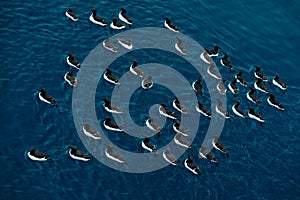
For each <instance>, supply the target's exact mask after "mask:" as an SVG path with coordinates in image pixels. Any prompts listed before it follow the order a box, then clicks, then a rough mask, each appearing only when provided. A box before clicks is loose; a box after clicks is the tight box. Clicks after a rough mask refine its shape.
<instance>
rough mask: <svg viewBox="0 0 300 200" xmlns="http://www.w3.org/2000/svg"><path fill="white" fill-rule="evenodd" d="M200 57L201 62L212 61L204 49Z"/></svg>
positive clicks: (208, 62)
mask: <svg viewBox="0 0 300 200" xmlns="http://www.w3.org/2000/svg"><path fill="white" fill-rule="evenodd" d="M200 58H201V60H202V61H203V62H205V63H207V64H212V63H213V60H212V58H211V57H210V56H209V55H208V53H207V52H206V51H204V52H203V53H201V54H200Z"/></svg>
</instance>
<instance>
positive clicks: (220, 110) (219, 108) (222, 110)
mask: <svg viewBox="0 0 300 200" xmlns="http://www.w3.org/2000/svg"><path fill="white" fill-rule="evenodd" d="M217 102H218V105H217V106H216V112H217V113H219V114H220V115H222V116H223V117H225V119H230V115H229V113H228V112H227V111H226V109H225V108H223V106H222V101H221V100H220V99H217Z"/></svg>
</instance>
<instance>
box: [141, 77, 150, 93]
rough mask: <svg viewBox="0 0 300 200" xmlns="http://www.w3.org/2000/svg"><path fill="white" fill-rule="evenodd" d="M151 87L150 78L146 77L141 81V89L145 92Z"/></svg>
mask: <svg viewBox="0 0 300 200" xmlns="http://www.w3.org/2000/svg"><path fill="white" fill-rule="evenodd" d="M152 86H153V80H152V76H150V75H149V76H148V77H147V78H145V79H143V80H142V88H143V89H145V90H149V89H150V88H152Z"/></svg>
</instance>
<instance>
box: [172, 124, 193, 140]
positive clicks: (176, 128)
mask: <svg viewBox="0 0 300 200" xmlns="http://www.w3.org/2000/svg"><path fill="white" fill-rule="evenodd" d="M173 130H174V131H175V132H176V133H181V134H182V135H183V136H186V137H187V136H189V135H190V133H189V132H188V130H186V128H185V127H184V126H183V125H181V124H180V122H179V121H178V120H176V121H175V122H174V124H173Z"/></svg>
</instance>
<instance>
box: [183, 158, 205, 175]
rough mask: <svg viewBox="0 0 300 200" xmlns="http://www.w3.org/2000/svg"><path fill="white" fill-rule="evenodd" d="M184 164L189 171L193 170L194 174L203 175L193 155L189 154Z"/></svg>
mask: <svg viewBox="0 0 300 200" xmlns="http://www.w3.org/2000/svg"><path fill="white" fill-rule="evenodd" d="M184 166H185V168H187V169H188V170H189V171H191V172H192V173H193V174H196V175H198V176H199V175H201V171H200V169H199V167H198V166H197V164H196V163H195V162H194V161H193V159H192V157H191V156H189V157H188V158H187V159H185V160H184Z"/></svg>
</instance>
